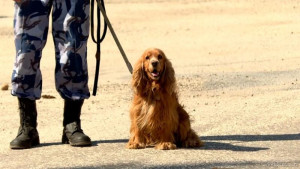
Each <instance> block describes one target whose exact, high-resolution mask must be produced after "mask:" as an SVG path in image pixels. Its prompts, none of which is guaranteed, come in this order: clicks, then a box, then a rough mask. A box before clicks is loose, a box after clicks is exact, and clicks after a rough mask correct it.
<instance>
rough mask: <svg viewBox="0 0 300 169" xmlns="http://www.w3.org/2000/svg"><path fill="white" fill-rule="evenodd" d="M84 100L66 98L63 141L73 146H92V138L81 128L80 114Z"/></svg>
mask: <svg viewBox="0 0 300 169" xmlns="http://www.w3.org/2000/svg"><path fill="white" fill-rule="evenodd" d="M83 101H84V100H70V99H65V107H64V121H63V126H64V130H63V136H62V143H65V144H68V143H70V145H72V146H90V145H91V144H92V142H91V139H90V138H89V137H88V136H87V135H85V134H84V133H83V131H82V129H81V124H80V114H81V107H82V104H83Z"/></svg>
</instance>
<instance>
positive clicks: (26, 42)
mask: <svg viewBox="0 0 300 169" xmlns="http://www.w3.org/2000/svg"><path fill="white" fill-rule="evenodd" d="M46 1H47V0H46ZM46 1H45V0H44V1H42V0H28V1H24V2H23V3H19V4H15V17H14V32H15V46H16V60H15V63H14V68H13V73H12V91H11V93H12V95H13V96H17V97H18V103H19V110H20V128H19V131H18V135H17V137H16V138H15V139H14V140H13V141H12V142H11V143H10V147H11V148H12V149H23V148H30V147H31V146H34V145H37V144H39V136H38V132H37V130H36V127H37V122H36V119H37V111H36V102H35V100H36V99H39V98H40V97H41V90H42V76H41V71H40V59H41V54H42V49H43V48H44V46H45V44H46V40H47V34H48V20H49V19H48V15H49V11H50V5H49V2H48V1H47V2H46Z"/></svg>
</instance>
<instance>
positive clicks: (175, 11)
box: [0, 0, 300, 168]
mask: <svg viewBox="0 0 300 169" xmlns="http://www.w3.org/2000/svg"><path fill="white" fill-rule="evenodd" d="M106 8H107V11H108V16H109V17H110V19H111V22H112V23H113V26H114V27H115V29H116V32H117V34H118V36H119V38H120V41H121V43H122V44H123V47H124V49H125V51H126V53H127V55H128V57H129V60H130V61H131V62H132V63H134V62H135V61H136V60H137V58H138V57H139V56H140V55H141V54H142V52H143V50H144V49H146V48H148V47H152V46H154V47H159V48H161V49H163V50H164V51H165V53H166V55H167V56H168V57H169V58H170V59H171V61H172V63H173V65H174V68H175V71H176V77H177V80H178V86H179V89H180V100H181V102H182V103H183V104H184V105H185V107H186V110H187V111H188V112H189V113H190V115H191V116H192V118H193V124H192V127H193V128H194V130H195V131H196V132H197V133H198V134H199V135H200V137H201V139H202V140H203V141H204V142H205V143H206V144H205V146H204V147H203V148H200V149H177V150H172V151H157V150H154V149H152V148H147V149H143V150H128V149H126V148H125V145H126V142H127V141H128V138H129V125H130V121H129V113H128V109H129V105H130V101H131V98H132V91H131V89H130V86H129V84H130V74H129V73H128V71H127V69H126V66H125V64H124V63H123V61H122V59H121V55H120V54H119V52H118V50H117V47H116V45H115V44H114V42H113V40H112V37H111V35H110V34H108V36H107V39H106V40H105V42H104V43H103V45H102V49H103V51H102V54H103V55H102V63H101V72H100V81H99V90H98V95H97V96H96V97H91V98H90V99H88V100H86V102H85V104H84V107H83V114H82V126H83V129H84V131H85V133H86V134H88V135H89V136H90V137H91V138H92V140H93V146H91V147H85V148H76V147H70V146H69V145H63V144H61V143H60V139H61V133H62V109H63V102H62V99H61V98H60V97H59V95H58V94H57V92H56V90H55V88H54V83H53V82H54V76H53V75H54V50H53V43H52V41H51V36H49V41H48V43H47V46H46V47H45V50H44V52H43V59H42V64H41V69H42V73H43V79H44V81H43V83H44V84H43V94H48V95H52V96H54V97H55V98H54V99H40V100H38V101H37V103H38V112H39V114H38V131H39V133H40V139H41V145H40V146H38V147H35V148H32V149H27V150H19V151H13V150H10V149H9V142H10V141H11V140H12V139H13V138H14V137H15V136H16V133H17V128H18V125H19V124H18V123H19V117H18V113H17V107H16V105H17V101H16V98H14V97H12V96H11V95H10V92H9V91H0V97H1V99H0V107H1V112H0V133H1V139H0V159H1V160H0V168H299V167H300V160H299V154H300V148H299V147H300V144H299V143H300V142H299V141H300V125H299V124H300V115H299V113H300V48H299V44H300V43H299V42H300V31H299V30H300V22H299V19H298V18H299V16H300V4H299V2H298V1H296V0H286V1H281V0H273V1H264V0H253V1H246V0H226V1H222V0H212V1H205V0H182V1H178V2H177V1H166V0H156V1H154V0H145V1H144V0H143V1H137V0H124V1H123V0H122V1H121V0H111V1H109V2H107V7H106ZM0 9H1V10H0V39H1V41H0V51H1V52H0V63H1V70H2V76H1V77H0V84H3V83H9V82H10V76H11V68H12V64H13V60H14V55H15V51H14V46H13V32H12V28H11V27H12V20H13V17H12V16H13V3H12V2H11V1H1V2H0ZM89 43H90V44H89V60H88V62H89V70H90V84H89V86H90V89H92V84H93V77H94V68H95V63H94V61H95V59H94V51H95V46H94V45H93V44H92V43H91V41H90V42H89Z"/></svg>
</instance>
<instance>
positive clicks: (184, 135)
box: [127, 48, 203, 150]
mask: <svg viewBox="0 0 300 169" xmlns="http://www.w3.org/2000/svg"><path fill="white" fill-rule="evenodd" d="M132 87H133V90H134V98H133V101H132V106H131V109H130V118H131V127H130V134H131V137H130V140H129V142H128V144H127V148H129V149H139V148H145V147H146V146H151V145H154V146H155V148H156V149H162V150H170V149H175V148H176V147H200V146H202V145H203V142H201V141H200V139H199V137H198V136H197V134H196V133H195V132H194V131H193V130H192V129H191V124H190V119H189V115H188V113H187V112H186V111H185V110H184V109H183V106H181V105H180V104H179V102H178V96H177V86H176V79H175V72H174V69H173V67H172V64H171V62H170V61H169V60H168V59H167V58H166V56H165V54H164V53H163V51H162V50H160V49H155V48H151V49H147V50H146V51H145V52H144V54H143V55H142V57H141V58H140V59H139V60H138V61H137V63H136V64H135V66H134V70H133V77H132Z"/></svg>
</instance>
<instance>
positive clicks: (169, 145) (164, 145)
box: [155, 142, 177, 150]
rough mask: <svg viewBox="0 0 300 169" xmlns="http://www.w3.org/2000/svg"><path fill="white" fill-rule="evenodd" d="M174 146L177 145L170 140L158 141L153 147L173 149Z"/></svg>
mask: <svg viewBox="0 0 300 169" xmlns="http://www.w3.org/2000/svg"><path fill="white" fill-rule="evenodd" d="M176 148H177V146H176V145H175V144H173V143H171V142H162V143H158V144H157V145H156V146H155V149H158V150H174V149H176Z"/></svg>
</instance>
